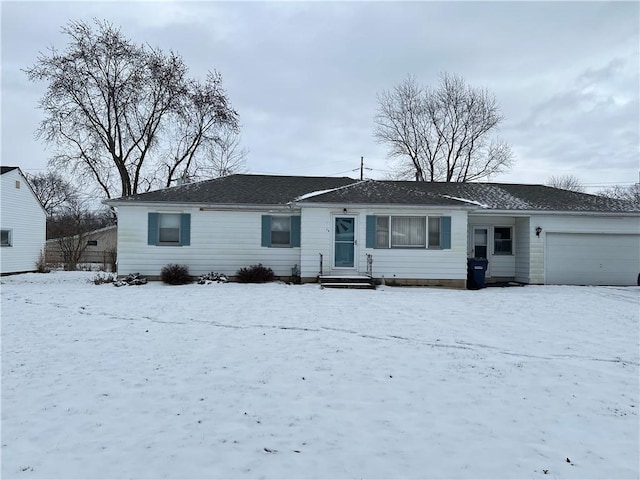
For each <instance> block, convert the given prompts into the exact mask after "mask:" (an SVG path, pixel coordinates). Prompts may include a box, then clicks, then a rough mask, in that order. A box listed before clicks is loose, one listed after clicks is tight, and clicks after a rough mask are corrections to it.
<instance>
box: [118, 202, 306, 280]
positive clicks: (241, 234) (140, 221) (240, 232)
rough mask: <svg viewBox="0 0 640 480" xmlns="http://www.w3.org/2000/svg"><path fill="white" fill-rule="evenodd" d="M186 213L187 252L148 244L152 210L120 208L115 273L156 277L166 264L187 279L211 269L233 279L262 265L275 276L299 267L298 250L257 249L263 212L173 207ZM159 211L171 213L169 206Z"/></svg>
mask: <svg viewBox="0 0 640 480" xmlns="http://www.w3.org/2000/svg"><path fill="white" fill-rule="evenodd" d="M176 210H177V211H176V213H181V214H190V245H189V247H188V248H158V247H156V246H155V245H148V244H147V243H148V242H147V236H148V229H147V217H148V213H149V212H153V211H155V210H152V209H149V208H147V207H144V206H129V205H119V206H118V274H119V275H127V274H129V273H133V272H140V273H141V274H142V275H159V274H160V270H161V269H162V267H163V266H165V265H167V264H168V263H179V264H184V265H187V266H188V267H189V272H190V274H191V275H194V276H197V275H203V274H205V273H208V272H211V271H215V272H218V273H224V274H225V275H235V273H236V272H237V271H238V269H239V268H241V267H248V266H251V265H256V264H259V263H262V264H263V265H264V266H265V267H269V268H271V269H273V271H274V273H275V274H276V275H277V276H289V275H291V269H292V268H293V267H294V265H296V264H298V265H299V264H300V251H299V249H292V248H260V246H261V220H262V218H261V217H262V215H263V212H258V211H255V212H247V211H235V210H234V211H213V210H200V209H199V208H197V207H193V208H181V209H179V210H178V209H176ZM163 213H171V212H170V210H169V207H167V208H163Z"/></svg>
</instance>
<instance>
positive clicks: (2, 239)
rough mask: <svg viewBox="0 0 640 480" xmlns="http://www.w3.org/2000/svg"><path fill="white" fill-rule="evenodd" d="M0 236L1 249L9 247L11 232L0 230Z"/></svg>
mask: <svg viewBox="0 0 640 480" xmlns="http://www.w3.org/2000/svg"><path fill="white" fill-rule="evenodd" d="M1 232H2V234H1V236H0V246H2V247H10V246H11V230H2V231H1Z"/></svg>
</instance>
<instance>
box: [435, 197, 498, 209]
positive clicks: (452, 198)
mask: <svg viewBox="0 0 640 480" xmlns="http://www.w3.org/2000/svg"><path fill="white" fill-rule="evenodd" d="M442 196H443V197H444V198H450V199H451V200H457V201H459V202H464V203H470V204H472V205H478V206H479V207H481V208H491V207H490V206H489V205H487V204H486V203H480V202H477V201H475V200H469V199H468V198H460V197H453V196H451V195H442Z"/></svg>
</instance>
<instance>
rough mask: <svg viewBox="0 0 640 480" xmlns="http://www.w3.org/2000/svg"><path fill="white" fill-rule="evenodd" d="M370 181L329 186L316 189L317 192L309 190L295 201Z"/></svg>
mask: <svg viewBox="0 0 640 480" xmlns="http://www.w3.org/2000/svg"><path fill="white" fill-rule="evenodd" d="M368 181H369V180H361V181H359V182H354V183H351V184H349V185H342V186H340V187H336V188H329V189H327V190H316V191H315V192H309V193H305V194H304V195H300V196H299V197H297V198H296V199H295V200H294V201H296V202H299V201H301V200H306V199H307V198H312V197H317V196H318V195H324V194H325V193H331V192H336V191H338V190H342V189H344V188H348V187H352V186H354V185H359V184H362V183H364V182H368Z"/></svg>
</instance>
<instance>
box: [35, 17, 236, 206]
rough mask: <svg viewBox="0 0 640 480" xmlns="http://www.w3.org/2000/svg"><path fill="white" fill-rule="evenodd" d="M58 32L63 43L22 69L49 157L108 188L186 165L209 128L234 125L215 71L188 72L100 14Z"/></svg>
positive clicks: (210, 133) (126, 187) (152, 182)
mask: <svg viewBox="0 0 640 480" xmlns="http://www.w3.org/2000/svg"><path fill="white" fill-rule="evenodd" d="M62 32H63V34H65V36H66V37H67V39H68V45H67V48H66V50H65V51H64V52H63V53H60V52H58V51H57V50H56V49H54V48H52V49H50V50H49V51H48V52H47V53H46V54H42V53H41V54H40V55H39V57H38V59H37V61H36V63H35V64H34V65H33V66H32V67H30V68H27V69H25V73H26V74H27V77H28V78H29V80H31V81H34V82H40V81H41V82H44V83H46V84H47V90H46V92H45V94H44V96H43V97H42V99H41V100H40V108H41V109H42V110H43V112H44V114H45V118H44V120H43V121H42V123H41V125H40V128H39V130H38V132H37V134H38V136H39V137H40V138H41V139H43V140H44V141H45V142H46V143H47V144H49V145H51V146H53V147H55V152H54V156H53V158H52V159H51V164H52V165H53V166H56V167H57V168H64V169H66V170H67V171H69V172H70V173H72V174H74V175H83V176H85V177H91V178H92V181H93V182H95V183H96V184H97V185H98V186H99V187H100V189H101V190H102V191H103V192H104V195H105V196H106V197H107V198H111V197H113V196H117V195H123V196H126V195H131V194H135V193H138V192H140V191H144V190H145V189H150V188H153V187H160V186H163V185H166V184H168V183H169V182H170V181H171V180H172V178H173V177H174V175H176V174H179V175H184V174H192V173H193V171H195V170H196V167H197V165H195V163H194V159H195V158H196V157H197V155H198V154H199V153H200V154H202V152H203V151H204V147H205V146H206V144H208V143H211V142H213V141H215V139H216V138H217V133H216V131H217V130H223V129H224V128H232V129H237V126H238V123H237V113H236V112H235V111H234V110H233V109H232V108H231V106H230V104H229V101H228V99H227V97H226V94H225V92H224V90H223V89H222V79H221V77H220V75H219V74H209V76H208V77H207V80H206V82H205V83H199V82H197V81H195V80H191V79H189V78H188V77H187V71H188V69H187V67H186V65H185V63H184V61H183V60H182V58H181V57H180V56H179V55H178V54H176V53H174V52H169V53H165V52H163V51H161V50H159V49H155V48H151V47H149V46H146V45H136V44H134V43H133V42H132V41H131V40H129V39H128V38H126V37H125V36H124V35H123V34H122V33H121V31H120V30H119V29H117V28H115V27H114V26H113V25H112V24H110V23H109V22H106V21H98V20H94V22H93V24H89V23H85V22H71V23H69V24H68V25H67V26H66V27H64V28H63V29H62ZM176 138H178V139H182V140H183V141H181V142H180V141H175V139H176ZM170 146H173V147H175V148H176V150H175V151H174V152H170V153H166V154H165V155H162V154H161V152H168V150H169V147H170ZM161 157H162V158H161ZM161 165H165V166H168V168H165V169H159V166H161ZM158 175H160V178H158Z"/></svg>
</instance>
